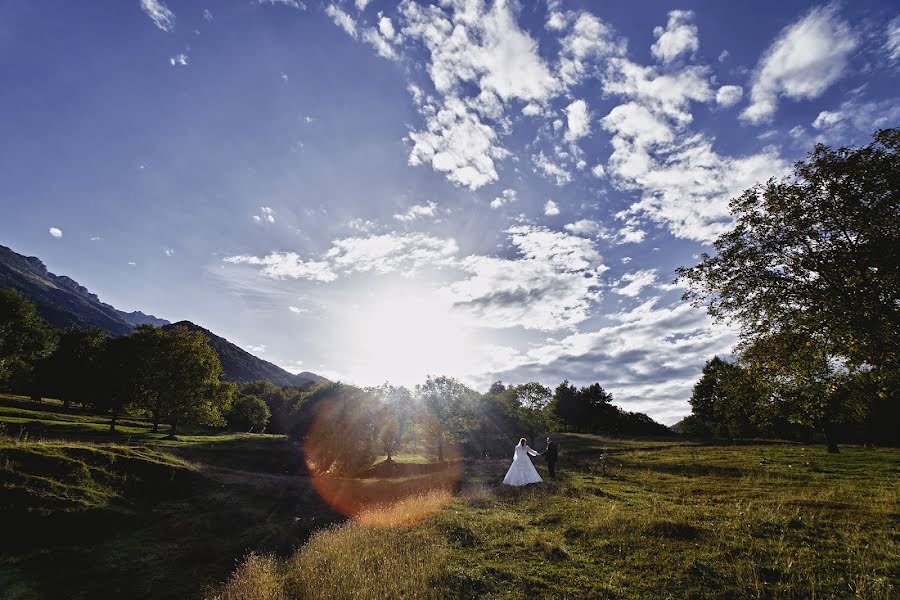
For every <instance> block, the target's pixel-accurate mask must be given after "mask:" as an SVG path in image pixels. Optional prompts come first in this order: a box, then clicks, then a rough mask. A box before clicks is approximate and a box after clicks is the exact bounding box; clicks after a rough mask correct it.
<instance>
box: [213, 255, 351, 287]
mask: <svg viewBox="0 0 900 600" xmlns="http://www.w3.org/2000/svg"><path fill="white" fill-rule="evenodd" d="M222 260H223V261H225V262H227V263H232V264H238V265H240V264H245V265H254V266H259V267H261V269H260V273H262V275H264V276H265V277H269V278H271V279H308V280H310V281H321V282H329V281H334V280H335V279H337V278H338V276H337V274H336V273H335V272H334V271H332V270H331V266H330V265H329V264H328V263H327V262H325V261H304V260H302V259H301V258H300V256H299V255H298V254H297V253H296V252H272V253H271V254H268V255H267V256H264V257H262V258H259V257H256V256H248V255H239V256H228V257H226V258H224V259H222Z"/></svg>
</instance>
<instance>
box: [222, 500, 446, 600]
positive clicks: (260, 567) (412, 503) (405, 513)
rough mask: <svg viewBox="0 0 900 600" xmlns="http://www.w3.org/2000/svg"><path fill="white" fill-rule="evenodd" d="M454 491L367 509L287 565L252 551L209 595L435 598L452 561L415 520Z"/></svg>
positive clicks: (321, 535) (242, 598)
mask: <svg viewBox="0 0 900 600" xmlns="http://www.w3.org/2000/svg"><path fill="white" fill-rule="evenodd" d="M451 498H452V496H451V494H450V493H449V492H446V491H441V490H434V491H431V492H427V493H424V494H420V495H416V496H411V497H409V498H406V499H404V500H401V501H399V502H396V503H394V504H389V505H381V506H376V507H372V508H369V509H366V510H364V511H361V512H360V513H358V514H357V517H356V518H357V520H356V521H350V522H347V523H345V524H343V525H339V526H333V527H329V528H326V529H323V530H321V531H319V532H318V533H316V534H315V535H313V537H312V538H310V540H309V541H308V542H307V543H306V545H305V546H304V547H303V548H301V549H300V550H299V551H297V553H296V554H294V556H293V557H292V558H290V559H289V560H287V561H286V562H285V563H284V564H282V565H279V564H278V562H277V561H276V560H275V559H274V558H273V557H271V556H258V555H255V554H251V555H250V556H248V557H247V559H246V560H245V561H244V563H242V564H241V565H240V566H239V567H238V569H237V570H236V571H235V572H234V574H232V576H231V577H230V578H229V580H228V581H227V582H226V583H225V585H224V586H223V587H222V588H221V590H219V591H218V592H212V593H210V594H208V595H207V599H208V600H281V599H291V600H294V599H301V598H302V599H303V600H342V599H345V598H346V599H350V598H353V599H355V600H368V599H371V600H380V599H383V598H408V599H429V598H438V597H440V596H439V595H437V594H436V593H435V592H434V591H433V587H434V585H433V584H434V582H435V581H436V580H437V579H438V578H439V577H441V575H442V569H443V566H444V564H445V562H446V560H447V556H448V554H449V552H448V546H447V544H446V542H445V541H444V539H443V538H442V537H440V536H437V535H435V534H434V532H433V531H431V530H428V529H427V528H419V527H410V526H409V525H411V524H413V523H418V522H420V521H421V520H422V518H423V516H427V515H431V514H433V513H434V512H437V511H438V510H440V508H441V507H443V506H445V505H446V504H447V503H448V502H449V501H450V500H451Z"/></svg>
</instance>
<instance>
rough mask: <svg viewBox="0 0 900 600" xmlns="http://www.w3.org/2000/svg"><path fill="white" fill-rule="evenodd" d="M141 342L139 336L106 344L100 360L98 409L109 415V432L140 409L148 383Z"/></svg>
mask: <svg viewBox="0 0 900 600" xmlns="http://www.w3.org/2000/svg"><path fill="white" fill-rule="evenodd" d="M141 360H142V357H141V354H140V347H139V344H138V339H137V338H136V337H135V336H124V337H119V338H112V339H109V340H107V341H106V343H105V345H104V348H103V351H102V353H101V356H100V360H99V368H98V378H97V379H98V381H97V384H96V389H97V395H96V398H95V400H94V402H93V404H94V406H95V407H97V408H100V409H102V410H105V411H107V412H109V415H110V421H109V430H110V431H115V430H116V422H117V420H118V418H119V416H120V415H121V414H123V413H126V412H128V410H129V408H131V407H136V406H140V405H141V402H142V399H143V398H144V394H145V388H144V387H143V386H144V385H145V382H144V381H143V379H142V377H141V373H142V365H141Z"/></svg>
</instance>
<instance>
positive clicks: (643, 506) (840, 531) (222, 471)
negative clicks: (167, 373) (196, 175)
mask: <svg viewBox="0 0 900 600" xmlns="http://www.w3.org/2000/svg"><path fill="white" fill-rule="evenodd" d="M0 423H4V424H5V427H6V434H5V435H4V436H2V437H0V530H2V531H4V533H7V532H8V534H6V535H4V536H2V538H3V539H2V542H0V544H2V545H0V597H3V598H22V599H27V598H109V597H133V598H198V597H202V596H205V597H207V598H222V599H229V600H233V599H238V598H239V599H245V600H250V599H257V598H259V599H262V598H267V599H277V598H389V597H405V598H470V597H489V598H510V599H511V598H525V597H529V598H530V597H541V598H736V597H741V598H744V597H748V598H893V597H896V596H897V594H898V587H900V549H898V543H900V535H898V531H897V525H898V520H900V504H898V501H900V451H898V450H894V449H871V448H857V447H846V448H843V449H842V452H841V453H840V454H837V455H829V454H827V453H825V452H824V450H823V449H822V448H819V447H810V446H801V445H796V444H775V443H760V444H750V445H741V446H702V445H694V444H689V443H686V442H683V441H679V440H625V439H608V438H601V437H596V436H581V435H568V436H559V437H558V441H559V444H560V448H561V463H560V467H559V470H560V476H559V478H558V479H557V480H556V481H550V482H547V483H545V484H541V485H538V486H530V487H528V488H525V489H510V488H506V487H504V486H501V485H499V484H498V481H500V480H501V479H502V476H503V473H504V472H505V470H506V468H507V466H508V461H507V460H497V461H472V462H466V463H460V464H459V469H458V470H449V471H441V472H439V473H436V474H435V473H432V474H430V475H424V476H412V477H403V478H400V479H390V480H379V479H375V478H368V479H362V480H327V481H325V482H324V483H323V482H322V481H315V482H314V481H311V480H310V479H309V478H308V477H307V476H306V475H305V474H304V472H303V469H302V465H300V464H299V455H298V451H297V449H296V448H293V447H292V446H291V445H290V444H289V443H288V442H287V441H286V440H285V439H283V438H280V437H278V436H247V435H213V436H211V435H185V436H179V437H178V439H177V440H166V439H164V438H165V435H154V434H149V433H147V423H146V422H144V421H141V420H129V421H128V422H127V423H125V426H126V427H127V429H125V428H123V432H122V433H120V434H116V435H114V436H110V434H109V433H108V432H105V431H104V429H105V425H104V421H103V420H102V419H98V418H97V417H92V416H91V415H86V414H83V413H80V412H79V411H63V410H62V407H61V406H59V405H57V404H44V405H41V406H38V405H36V404H34V403H31V402H29V401H27V400H24V399H19V398H11V397H5V398H4V397H0ZM514 442H515V440H513V441H512V443H514ZM601 453H603V454H605V455H606V460H605V468H604V465H603V464H602V463H601V461H600V458H599V457H600V454H601ZM397 460H398V462H402V463H404V464H408V463H414V462H416V458H415V457H402V458H401V457H398V459H397ZM536 463H537V464H538V468H539V470H540V471H541V473H542V475H545V474H546V469H545V468H544V465H543V464H542V463H540V461H539V459H538V460H537V461H536ZM317 489H318V490H319V492H321V493H322V494H323V495H325V496H327V497H329V498H330V499H333V498H331V496H332V495H333V494H338V493H340V494H344V497H346V498H352V499H353V503H351V504H348V503H346V502H344V503H343V504H342V506H345V508H346V507H347V506H351V508H350V510H352V511H353V513H354V515H355V517H356V519H355V520H349V521H348V520H346V519H344V518H343V517H342V516H341V515H340V514H338V513H337V512H335V511H334V510H333V509H332V508H331V507H330V506H329V505H328V504H327V503H325V502H323V501H322V499H321V497H320V495H319V493H317V492H316V490H317ZM398 496H399V497H406V500H401V501H399V502H394V500H396V498H397V497H398ZM250 552H254V554H252V555H250V556H249V557H248V558H247V559H246V560H243V561H242V560H241V559H243V558H244V557H245V556H246V555H247V554H248V553H250Z"/></svg>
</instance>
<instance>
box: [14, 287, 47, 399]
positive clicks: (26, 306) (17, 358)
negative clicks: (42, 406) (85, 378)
mask: <svg viewBox="0 0 900 600" xmlns="http://www.w3.org/2000/svg"><path fill="white" fill-rule="evenodd" d="M56 341H57V334H56V330H54V329H53V327H51V326H50V325H49V324H48V323H47V322H46V321H45V320H44V319H43V318H41V316H40V315H38V313H37V310H36V309H35V307H34V305H33V304H31V303H30V302H29V301H28V300H26V299H25V298H24V297H23V296H22V295H21V294H20V293H19V292H17V291H16V290H13V289H9V288H5V289H0V389H4V390H12V389H14V388H19V389H18V390H17V391H21V390H22V389H24V388H25V387H28V386H30V384H31V379H32V374H33V372H34V367H35V365H36V363H37V362H38V361H40V360H41V359H43V358H46V357H47V356H49V355H50V353H51V352H53V349H54V348H55V346H56Z"/></svg>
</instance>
